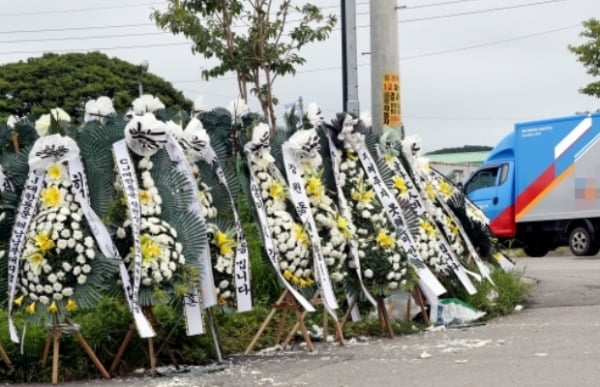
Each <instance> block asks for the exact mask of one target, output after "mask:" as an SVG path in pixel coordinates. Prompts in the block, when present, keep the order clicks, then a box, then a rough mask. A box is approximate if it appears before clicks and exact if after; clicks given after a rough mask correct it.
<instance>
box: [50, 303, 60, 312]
mask: <svg viewBox="0 0 600 387" xmlns="http://www.w3.org/2000/svg"><path fill="white" fill-rule="evenodd" d="M48 312H50V313H57V312H58V306H56V301H52V303H51V304H50V306H49V307H48Z"/></svg>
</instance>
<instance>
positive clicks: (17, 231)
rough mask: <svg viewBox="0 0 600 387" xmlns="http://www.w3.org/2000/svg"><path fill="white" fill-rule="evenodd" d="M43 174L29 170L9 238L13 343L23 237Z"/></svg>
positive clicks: (11, 335)
mask: <svg viewBox="0 0 600 387" xmlns="http://www.w3.org/2000/svg"><path fill="white" fill-rule="evenodd" d="M45 174H46V172H45V170H43V169H36V170H32V169H30V170H29V174H28V175H27V180H26V182H25V186H24V187H23V193H22V194H21V201H20V203H19V207H18V208H17V213H16V216H15V223H14V226H13V230H12V234H11V236H10V242H9V250H8V329H9V333H10V339H11V340H12V341H13V342H14V343H18V342H19V335H18V333H17V328H16V326H15V323H14V321H13V318H12V310H13V303H14V298H15V292H16V288H17V279H18V277H19V262H20V258H21V253H22V252H23V249H24V248H25V237H26V235H27V230H28V229H29V224H30V223H31V219H33V215H34V212H35V205H36V202H37V200H38V198H39V196H40V192H41V191H42V184H43V182H44V176H45Z"/></svg>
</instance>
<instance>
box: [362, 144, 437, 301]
mask: <svg viewBox="0 0 600 387" xmlns="http://www.w3.org/2000/svg"><path fill="white" fill-rule="evenodd" d="M351 145H352V147H353V149H354V150H355V151H356V152H357V153H358V159H359V160H360V162H361V164H362V166H363V168H364V170H365V172H366V173H367V176H368V178H369V180H370V181H371V184H372V186H373V189H374V191H375V194H376V195H377V198H378V199H379V201H380V202H381V204H382V205H383V208H384V210H385V213H386V215H387V217H388V219H389V220H390V222H391V224H392V226H393V227H395V229H396V232H397V233H398V234H399V236H400V241H401V242H402V246H403V247H404V250H405V251H406V254H407V255H408V259H409V262H410V264H411V265H412V266H413V267H414V268H415V269H416V271H417V273H418V274H419V284H423V285H425V286H427V287H428V288H430V289H431V290H432V292H433V293H435V294H436V295H437V296H439V295H442V294H444V293H446V289H445V288H444V286H443V285H442V284H441V283H440V281H439V280H438V279H437V278H436V277H435V276H434V275H433V273H432V272H431V270H430V269H429V268H428V267H427V266H426V265H425V264H424V262H423V260H422V258H421V257H420V256H419V254H418V252H417V250H416V249H415V247H414V246H415V243H414V240H413V238H412V235H410V233H409V232H408V230H407V229H406V227H404V225H405V224H406V222H405V220H404V216H403V215H402V209H401V208H400V205H399V204H398V202H397V201H396V199H395V198H394V197H393V196H392V194H391V193H390V191H389V190H388V189H387V187H386V186H385V184H384V183H383V180H382V179H381V176H380V175H379V172H378V170H377V166H376V165H375V162H374V161H373V158H372V157H371V155H370V154H369V152H368V150H367V149H366V146H365V144H364V141H362V142H361V143H359V144H354V143H352V144H351Z"/></svg>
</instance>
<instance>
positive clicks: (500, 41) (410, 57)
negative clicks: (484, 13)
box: [173, 24, 580, 83]
mask: <svg viewBox="0 0 600 387" xmlns="http://www.w3.org/2000/svg"><path fill="white" fill-rule="evenodd" d="M577 27H580V25H579V24H573V25H570V26H565V27H560V28H555V29H552V30H546V31H541V32H534V33H531V34H527V35H520V36H515V37H512V38H507V39H501V40H494V41H491V42H485V43H480V44H473V45H470V46H464V47H457V48H451V49H447V50H440V51H432V52H426V53H422V54H416V55H410V56H404V57H400V60H401V61H403V60H412V59H418V58H425V57H430V56H436V55H444V54H451V53H454V52H460V51H467V50H472V49H476V48H481V47H487V46H494V45H498V44H503V43H510V42H514V41H518V40H524V39H529V38H534V37H537V36H542V35H548V34H552V33H555V32H560V31H565V30H569V29H573V28H577ZM369 65H370V63H359V64H358V65H357V66H358V67H363V66H369ZM340 68H341V67H340V66H331V67H321V68H316V69H311V70H304V71H298V72H297V74H301V73H315V72H320V71H330V70H339V69H340ZM229 79H235V77H226V78H219V79H216V80H219V81H220V80H229ZM199 81H202V79H184V80H178V81H173V82H177V83H191V82H199Z"/></svg>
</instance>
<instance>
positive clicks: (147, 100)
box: [132, 94, 165, 116]
mask: <svg viewBox="0 0 600 387" xmlns="http://www.w3.org/2000/svg"><path fill="white" fill-rule="evenodd" d="M164 108H165V105H164V104H163V103H162V102H161V100H160V99H158V98H157V97H155V96H153V95H151V94H144V95H142V96H141V97H138V98H136V99H135V100H134V101H133V103H132V109H133V112H134V113H135V114H136V115H138V116H142V115H144V114H146V113H153V112H155V111H157V110H160V109H164Z"/></svg>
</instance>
